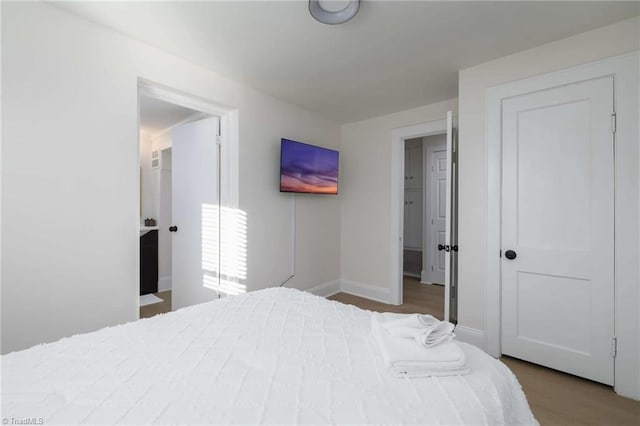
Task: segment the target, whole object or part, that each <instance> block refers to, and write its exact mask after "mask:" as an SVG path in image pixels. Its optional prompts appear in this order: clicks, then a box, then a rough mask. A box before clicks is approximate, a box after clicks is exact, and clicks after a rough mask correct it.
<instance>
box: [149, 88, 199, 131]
mask: <svg viewBox="0 0 640 426" xmlns="http://www.w3.org/2000/svg"><path fill="white" fill-rule="evenodd" d="M203 115H204V114H203V113H201V112H198V111H195V110H192V109H189V108H184V107H181V106H178V105H174V104H170V103H168V102H164V101H161V100H158V99H154V98H148V97H146V96H141V97H140V133H143V134H148V135H150V136H153V135H155V134H157V133H159V132H161V131H163V130H166V129H168V128H169V127H171V126H173V125H175V124H178V123H183V122H186V121H189V120H190V119H195V118H196V117H202V116H203Z"/></svg>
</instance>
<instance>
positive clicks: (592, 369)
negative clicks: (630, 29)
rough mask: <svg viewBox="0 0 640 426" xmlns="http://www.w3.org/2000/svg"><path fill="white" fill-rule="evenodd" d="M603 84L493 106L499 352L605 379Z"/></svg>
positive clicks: (607, 114)
mask: <svg viewBox="0 0 640 426" xmlns="http://www.w3.org/2000/svg"><path fill="white" fill-rule="evenodd" d="M613 113H614V103H613V78H612V77H602V78H597V79H592V80H587V81H583V82H577V83H573V84H567V85H563V86H559V87H556V88H552V89H546V90H540V91H535V92H530V93H527V94H523V95H519V96H513V97H510V98H507V99H504V100H503V102H502V116H501V119H502V214H501V216H502V230H501V232H502V252H501V256H502V257H501V263H502V287H501V288H502V336H501V339H502V353H504V354H507V355H511V356H514V357H517V358H521V359H525V360H528V361H531V362H534V363H537V364H541V365H545V366H548V367H551V368H554V369H557V370H561V371H565V372H568V373H571V374H575V375H578V376H581V377H585V378H588V379H591V380H595V381H598V382H602V383H606V384H613V377H614V370H613V367H614V359H613V357H614V352H613V351H612V348H613V346H612V345H613V344H614V341H613V338H614V126H613V124H612V123H613V121H612V114H613Z"/></svg>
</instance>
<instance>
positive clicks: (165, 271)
mask: <svg viewBox="0 0 640 426" xmlns="http://www.w3.org/2000/svg"><path fill="white" fill-rule="evenodd" d="M160 152H161V153H160V155H161V158H162V162H161V166H160V169H158V170H156V171H157V174H158V226H159V227H160V230H159V231H158V291H167V290H171V278H172V276H171V261H172V257H171V240H172V237H171V233H170V232H169V227H170V226H171V225H173V223H172V220H171V218H172V207H173V206H172V204H171V199H172V198H171V184H172V175H171V160H172V157H171V149H170V148H169V149H165V150H163V151H160Z"/></svg>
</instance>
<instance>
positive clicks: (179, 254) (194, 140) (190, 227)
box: [171, 117, 220, 309]
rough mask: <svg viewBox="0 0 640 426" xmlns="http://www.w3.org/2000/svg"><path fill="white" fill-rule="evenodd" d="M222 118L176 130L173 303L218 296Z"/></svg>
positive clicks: (176, 305) (174, 305) (185, 303)
mask: <svg viewBox="0 0 640 426" xmlns="http://www.w3.org/2000/svg"><path fill="white" fill-rule="evenodd" d="M218 126H219V120H218V118H217V117H213V118H208V119H205V120H200V121H196V122H193V123H188V124H184V125H182V126H178V127H176V128H174V129H173V131H172V134H171V137H172V161H173V162H172V188H171V192H172V201H173V205H172V218H173V225H174V226H176V227H177V231H176V232H174V233H173V240H172V293H171V298H172V308H173V309H179V308H182V307H185V306H190V305H194V304H197V303H203V302H207V301H209V300H213V299H214V298H217V293H216V292H215V291H213V290H212V288H213V287H214V286H217V283H218V274H219V272H220V271H219V270H220V254H219V246H220V228H219V223H220V218H219V214H220V212H219V182H218V176H219V175H218V167H219V162H218V146H217V135H218Z"/></svg>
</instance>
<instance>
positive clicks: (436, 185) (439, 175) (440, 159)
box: [429, 146, 447, 285]
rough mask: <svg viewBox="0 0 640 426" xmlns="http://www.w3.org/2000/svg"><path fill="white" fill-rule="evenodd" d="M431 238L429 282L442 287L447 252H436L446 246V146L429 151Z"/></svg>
mask: <svg viewBox="0 0 640 426" xmlns="http://www.w3.org/2000/svg"><path fill="white" fill-rule="evenodd" d="M430 170H431V179H430V182H431V200H430V203H429V205H430V207H431V223H432V225H431V238H430V242H431V244H432V245H433V248H432V251H431V253H432V258H431V267H432V274H431V282H433V283H437V284H443V285H444V269H445V261H446V256H447V252H445V251H443V250H438V249H437V247H438V245H439V244H441V245H445V244H446V232H445V226H446V215H447V211H446V210H447V208H446V202H447V150H446V146H442V147H440V148H434V149H433V150H432V151H431V169H430Z"/></svg>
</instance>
